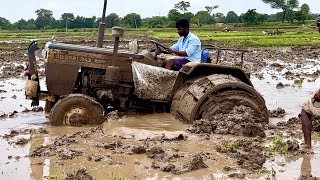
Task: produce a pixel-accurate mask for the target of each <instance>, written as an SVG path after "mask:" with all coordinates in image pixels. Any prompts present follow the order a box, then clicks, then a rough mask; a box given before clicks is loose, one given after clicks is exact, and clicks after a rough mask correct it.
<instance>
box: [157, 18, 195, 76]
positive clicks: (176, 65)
mask: <svg viewBox="0 0 320 180" xmlns="http://www.w3.org/2000/svg"><path fill="white" fill-rule="evenodd" d="M189 26H190V25H189V21H188V20H186V19H181V20H178V21H177V22H176V28H177V31H178V34H179V36H180V38H179V40H178V42H177V43H176V44H174V45H173V46H171V48H168V49H167V51H168V52H169V53H170V54H174V55H176V56H180V57H179V58H174V59H170V60H168V61H166V62H165V63H164V64H163V67H165V68H166V69H170V70H180V69H181V68H182V66H183V65H184V64H187V63H189V62H199V63H200V60H201V42H200V40H199V38H198V37H197V36H196V35H194V34H193V33H191V32H190V30H189Z"/></svg>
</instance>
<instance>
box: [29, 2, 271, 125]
mask: <svg viewBox="0 0 320 180" xmlns="http://www.w3.org/2000/svg"><path fill="white" fill-rule="evenodd" d="M106 4H107V3H106V0H105V4H104V9H103V15H102V21H101V23H100V25H99V33H98V40H97V47H89V46H80V45H71V44H63V43H52V42H48V43H47V44H46V45H45V48H44V49H43V51H42V57H40V59H43V60H44V62H45V64H44V67H45V81H46V87H44V86H43V87H40V79H39V68H38V67H40V66H38V65H39V58H36V55H35V54H36V50H37V49H39V48H38V45H37V42H33V43H31V45H30V46H29V48H28V56H29V66H28V70H27V71H28V74H27V80H26V86H25V94H26V98H27V99H31V100H32V104H31V105H32V106H37V105H39V101H40V100H42V101H45V113H46V114H47V115H48V117H49V119H50V122H51V124H52V125H57V126H58V125H83V124H87V125H90V124H100V123H102V122H104V120H105V115H106V114H107V113H109V112H111V111H115V110H119V111H130V110H137V111H144V112H146V111H147V112H171V113H172V115H173V116H174V117H175V118H177V119H180V120H182V121H184V122H188V123H192V122H193V121H195V120H198V119H209V118H210V117H212V116H214V115H216V114H218V113H228V111H231V110H232V109H233V108H234V107H235V106H240V105H243V106H246V107H250V108H251V109H252V112H253V113H254V115H255V116H256V117H258V118H261V120H262V121H268V113H267V108H266V105H265V101H264V99H263V97H262V96H261V95H260V94H259V93H258V92H257V91H256V90H255V89H254V87H253V85H252V83H251V81H250V79H249V77H248V75H247V74H246V73H245V72H244V71H243V70H242V68H240V67H232V66H223V65H219V53H220V51H221V50H230V49H219V48H216V47H208V48H205V49H203V56H202V57H201V62H202V63H189V64H187V65H185V66H183V67H182V69H180V70H179V71H172V70H167V69H164V68H162V67H161V66H162V64H163V61H165V60H166V59H167V57H168V56H170V55H169V53H168V52H167V51H166V49H167V48H166V47H165V46H164V45H162V44H160V43H159V42H157V41H153V40H152V41H150V43H152V44H153V45H154V47H155V48H154V50H153V51H148V50H143V51H141V52H139V51H137V50H135V52H133V51H128V50H120V49H119V47H120V46H119V44H120V38H121V37H122V36H123V35H124V30H123V29H122V28H119V27H114V28H112V36H113V37H114V39H115V41H114V48H113V49H106V48H102V44H103V38H104V30H105V23H103V22H104V20H105V11H106ZM133 47H138V45H137V44H136V45H135V46H133ZM134 49H137V48H134ZM208 49H215V50H218V56H217V61H216V62H215V63H212V61H211V58H210V57H209V56H208V53H207V54H205V53H204V52H206V51H207V50H208ZM236 51H237V50H236ZM240 51H241V52H242V58H241V59H242V61H241V65H243V54H244V53H245V51H243V50H240Z"/></svg>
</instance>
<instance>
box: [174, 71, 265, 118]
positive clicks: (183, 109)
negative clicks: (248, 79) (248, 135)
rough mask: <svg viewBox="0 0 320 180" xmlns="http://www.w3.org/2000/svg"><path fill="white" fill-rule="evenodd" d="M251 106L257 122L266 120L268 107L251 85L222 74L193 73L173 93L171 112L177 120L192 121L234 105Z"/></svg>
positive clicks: (229, 108)
mask: <svg viewBox="0 0 320 180" xmlns="http://www.w3.org/2000/svg"><path fill="white" fill-rule="evenodd" d="M241 105H243V106H245V107H249V108H251V109H252V110H253V115H254V116H255V117H256V118H259V119H260V120H261V122H264V123H268V110H267V107H266V105H265V101H264V99H263V97H262V96H261V95H260V94H259V93H258V92H257V91H256V90H255V89H254V88H253V87H251V86H249V85H247V84H245V83H243V82H241V81H240V80H239V79H237V78H235V77H233V76H230V75H224V74H214V75H210V76H205V77H197V78H194V79H191V80H189V81H187V82H186V83H185V84H184V85H182V87H181V88H180V89H179V90H178V91H177V92H176V93H175V95H174V98H173V100H172V105H171V113H172V114H173V116H174V117H175V118H177V119H179V120H182V121H184V122H187V123H192V122H193V121H194V120H199V119H208V120H210V119H211V118H212V117H213V116H215V115H216V114H219V113H228V112H230V111H232V109H233V108H234V107H236V106H241Z"/></svg>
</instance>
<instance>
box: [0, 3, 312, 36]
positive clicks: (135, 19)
mask: <svg viewBox="0 0 320 180" xmlns="http://www.w3.org/2000/svg"><path fill="white" fill-rule="evenodd" d="M262 1H263V2H264V3H267V4H270V6H271V8H274V9H280V10H281V12H278V13H276V14H261V13H258V12H256V9H249V10H248V11H247V12H246V13H242V14H240V15H238V14H236V13H235V12H234V11H230V12H228V13H227V14H226V15H225V14H223V13H219V12H215V11H217V9H218V8H219V6H217V5H213V6H206V7H205V9H203V10H200V11H198V12H197V13H195V14H193V13H191V12H189V10H188V9H189V8H190V7H191V3H190V2H188V1H181V2H179V3H177V4H174V8H173V9H171V10H170V11H169V13H168V15H167V16H154V17H149V18H144V19H142V18H141V16H140V15H139V14H137V13H129V14H127V15H126V16H124V17H120V16H119V15H118V14H116V13H111V14H109V15H108V16H107V17H106V19H105V23H106V26H107V27H108V28H110V27H113V26H122V27H128V28H140V27H146V28H164V27H175V22H176V21H177V20H178V19H181V18H184V19H188V20H189V21H190V23H191V25H192V26H197V27H201V26H203V25H210V24H214V23H242V24H243V25H248V26H250V25H259V24H262V23H264V22H278V21H282V22H285V21H287V22H293V21H294V20H296V21H298V22H299V23H301V24H302V23H305V21H306V20H313V19H315V17H316V14H312V13H311V12H310V7H309V5H308V4H302V5H301V6H299V1H298V0H262ZM35 13H36V15H37V18H36V19H28V20H25V19H20V20H19V21H17V22H15V23H11V22H10V21H9V20H7V19H5V18H4V17H0V29H4V30H16V29H17V30H44V29H77V28H96V27H98V24H99V22H101V18H97V17H95V16H93V17H89V18H88V17H83V16H75V15H74V14H73V13H63V14H62V15H61V17H60V19H55V18H54V17H53V13H52V11H51V10H48V9H38V10H36V11H35Z"/></svg>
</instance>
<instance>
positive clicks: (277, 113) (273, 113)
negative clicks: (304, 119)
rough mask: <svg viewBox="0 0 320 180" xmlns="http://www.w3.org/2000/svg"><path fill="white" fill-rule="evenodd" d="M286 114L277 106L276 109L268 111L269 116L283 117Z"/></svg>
mask: <svg viewBox="0 0 320 180" xmlns="http://www.w3.org/2000/svg"><path fill="white" fill-rule="evenodd" d="M285 115H286V111H285V110H284V109H282V108H281V107H279V108H278V109H276V110H272V111H269V117H272V118H283V117H284V116H285Z"/></svg>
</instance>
